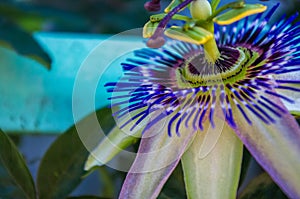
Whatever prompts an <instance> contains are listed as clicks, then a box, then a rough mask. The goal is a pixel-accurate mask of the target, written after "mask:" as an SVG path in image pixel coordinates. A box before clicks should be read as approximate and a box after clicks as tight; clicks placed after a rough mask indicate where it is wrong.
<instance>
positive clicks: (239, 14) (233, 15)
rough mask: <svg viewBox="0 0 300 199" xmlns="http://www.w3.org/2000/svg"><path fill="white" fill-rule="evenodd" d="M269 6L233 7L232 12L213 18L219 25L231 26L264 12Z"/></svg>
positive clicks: (248, 5)
mask: <svg viewBox="0 0 300 199" xmlns="http://www.w3.org/2000/svg"><path fill="white" fill-rule="evenodd" d="M266 9H267V6H264V5H262V4H244V5H243V6H240V7H239V6H237V7H236V8H235V7H232V9H231V10H229V11H228V12H225V13H223V14H221V15H218V16H216V17H214V18H213V21H214V22H215V23H217V24H219V25H229V24H232V23H234V22H236V21H239V20H241V19H242V18H245V17H247V16H250V15H253V14H258V13H261V12H264V11H265V10H266Z"/></svg>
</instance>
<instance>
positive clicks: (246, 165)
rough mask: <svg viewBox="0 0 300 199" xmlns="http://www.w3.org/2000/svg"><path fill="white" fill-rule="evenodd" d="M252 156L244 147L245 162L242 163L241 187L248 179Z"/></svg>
mask: <svg viewBox="0 0 300 199" xmlns="http://www.w3.org/2000/svg"><path fill="white" fill-rule="evenodd" d="M251 159H252V156H251V154H250V153H249V151H248V150H247V149H246V148H245V147H244V150H243V161H242V168H241V176H240V181H239V185H241V184H242V183H243V182H244V180H245V177H246V174H247V171H248V168H249V165H250V162H251Z"/></svg>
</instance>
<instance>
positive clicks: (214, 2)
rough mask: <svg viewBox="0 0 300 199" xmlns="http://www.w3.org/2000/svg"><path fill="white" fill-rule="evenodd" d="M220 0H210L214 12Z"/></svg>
mask: <svg viewBox="0 0 300 199" xmlns="http://www.w3.org/2000/svg"><path fill="white" fill-rule="evenodd" d="M220 1H221V0H212V1H211V10H212V12H213V13H214V12H215V11H216V9H217V7H218V5H219V3H220Z"/></svg>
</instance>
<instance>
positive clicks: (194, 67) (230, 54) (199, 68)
mask: <svg viewBox="0 0 300 199" xmlns="http://www.w3.org/2000/svg"><path fill="white" fill-rule="evenodd" d="M220 53H221V56H220V57H219V59H218V60H217V61H216V63H214V64H213V63H211V62H208V61H207V60H206V59H205V54H204V52H203V51H197V52H193V55H192V56H189V58H187V59H186V60H185V62H184V63H183V64H182V65H181V66H180V67H179V68H178V69H177V70H176V78H177V84H178V86H179V87H180V88H197V87H200V86H214V85H220V84H227V83H235V82H237V81H239V80H243V79H245V78H246V74H247V68H248V67H250V66H251V65H252V63H253V62H254V61H255V60H256V58H257V57H258V56H259V53H258V52H255V51H253V50H249V49H247V48H243V47H238V48H233V47H221V48H220Z"/></svg>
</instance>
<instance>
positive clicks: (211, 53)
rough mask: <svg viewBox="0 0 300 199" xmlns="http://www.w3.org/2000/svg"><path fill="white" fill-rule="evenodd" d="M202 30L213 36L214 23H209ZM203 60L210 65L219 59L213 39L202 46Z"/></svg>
mask: <svg viewBox="0 0 300 199" xmlns="http://www.w3.org/2000/svg"><path fill="white" fill-rule="evenodd" d="M204 28H205V29H206V30H208V31H210V32H211V33H212V34H214V29H215V28H214V23H213V22H209V23H207V24H205V25H204ZM203 47H204V52H205V58H206V59H207V61H208V62H210V63H215V62H216V60H217V59H218V58H219V57H220V51H219V49H218V46H217V43H216V40H215V38H212V39H210V40H209V41H207V42H206V43H205V44H204V45H203Z"/></svg>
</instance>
